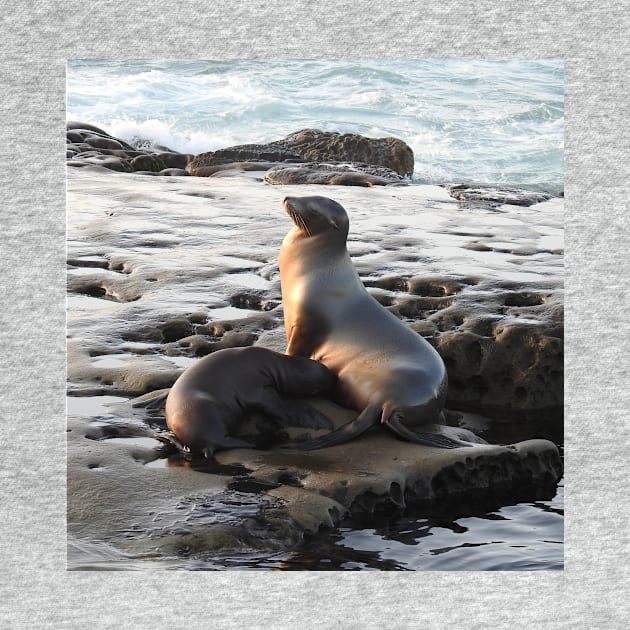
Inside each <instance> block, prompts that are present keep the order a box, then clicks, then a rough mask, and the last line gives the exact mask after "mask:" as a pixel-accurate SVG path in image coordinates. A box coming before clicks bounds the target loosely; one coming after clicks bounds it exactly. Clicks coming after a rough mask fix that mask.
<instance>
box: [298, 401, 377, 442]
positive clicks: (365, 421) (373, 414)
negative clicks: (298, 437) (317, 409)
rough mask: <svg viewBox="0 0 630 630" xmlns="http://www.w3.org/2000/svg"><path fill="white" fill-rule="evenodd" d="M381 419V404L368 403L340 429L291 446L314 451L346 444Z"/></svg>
mask: <svg viewBox="0 0 630 630" xmlns="http://www.w3.org/2000/svg"><path fill="white" fill-rule="evenodd" d="M380 420H381V406H380V405H368V406H367V407H366V408H365V409H364V410H363V411H362V412H361V413H360V414H359V415H358V416H357V417H356V418H355V419H354V420H351V421H350V422H348V423H347V424H344V425H343V426H341V427H339V428H338V429H335V430H334V431H331V432H330V433H327V434H326V435H322V436H321V437H318V438H315V439H313V440H306V441H305V442H298V443H296V444H292V445H291V447H292V448H297V449H299V450H301V451H314V450H316V449H320V448H328V447H329V446H337V445H338V444H344V443H345V442H349V441H350V440H353V439H354V438H355V437H358V436H359V435H361V434H362V433H365V432H366V431H367V430H368V429H369V428H370V427H373V426H375V425H377V424H378V423H379V422H380Z"/></svg>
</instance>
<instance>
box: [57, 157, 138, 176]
mask: <svg viewBox="0 0 630 630" xmlns="http://www.w3.org/2000/svg"><path fill="white" fill-rule="evenodd" d="M66 164H67V165H68V166H83V165H84V164H93V165H95V166H103V167H105V168H108V169H110V170H112V171H120V172H121V173H130V172H131V167H130V166H129V161H128V160H125V159H123V158H119V157H114V156H111V155H101V154H96V155H86V154H85V153H79V154H77V155H74V156H73V158H72V159H71V160H70V161H68V162H66Z"/></svg>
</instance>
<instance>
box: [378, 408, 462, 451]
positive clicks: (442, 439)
mask: <svg viewBox="0 0 630 630" xmlns="http://www.w3.org/2000/svg"><path fill="white" fill-rule="evenodd" d="M383 424H384V425H386V426H387V427H389V428H390V429H391V430H392V431H393V432H394V433H395V434H396V435H398V436H399V437H401V438H403V439H404V440H406V441H407V442H414V443H415V444H423V445H424V446H434V447H435V448H462V447H466V446H472V444H467V443H466V442H462V441H460V440H454V439H453V438H450V437H448V436H446V435H441V434H440V433H416V432H415V431H412V430H411V429H408V428H407V427H406V426H405V425H404V424H402V422H401V421H400V420H399V419H398V418H397V416H396V414H395V413H394V414H392V415H390V416H389V418H387V419H386V420H384V421H383Z"/></svg>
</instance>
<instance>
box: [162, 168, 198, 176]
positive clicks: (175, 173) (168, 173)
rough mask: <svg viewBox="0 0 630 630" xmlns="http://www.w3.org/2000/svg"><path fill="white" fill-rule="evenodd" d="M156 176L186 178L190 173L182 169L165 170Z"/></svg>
mask: <svg viewBox="0 0 630 630" xmlns="http://www.w3.org/2000/svg"><path fill="white" fill-rule="evenodd" d="M158 175H164V176H165V177H168V176H171V177H188V176H189V175H190V173H189V172H188V171H187V170H185V169H183V168H165V169H163V170H161V171H160V172H159V173H158Z"/></svg>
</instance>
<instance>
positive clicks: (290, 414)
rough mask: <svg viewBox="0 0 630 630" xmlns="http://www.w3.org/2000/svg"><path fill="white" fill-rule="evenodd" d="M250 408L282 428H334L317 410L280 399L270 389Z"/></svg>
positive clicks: (301, 403) (293, 401)
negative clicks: (277, 423) (276, 422)
mask: <svg viewBox="0 0 630 630" xmlns="http://www.w3.org/2000/svg"><path fill="white" fill-rule="evenodd" d="M251 407H252V408H253V409H256V410H257V411H259V412H262V413H264V414H265V415H267V416H270V417H271V418H273V419H274V420H277V421H278V422H279V423H280V424H281V425H282V426H283V427H304V428H308V429H334V426H335V425H334V424H333V423H332V422H331V421H330V420H329V419H328V418H327V417H326V416H325V415H324V414H323V413H321V412H319V411H317V409H314V408H313V407H311V406H310V405H308V404H306V403H304V402H302V401H299V400H291V399H286V398H281V397H280V396H279V395H278V394H277V392H276V391H275V390H273V389H271V388H267V389H265V391H264V393H263V395H262V396H261V397H260V399H259V400H257V401H256V402H254V403H252V404H251Z"/></svg>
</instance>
